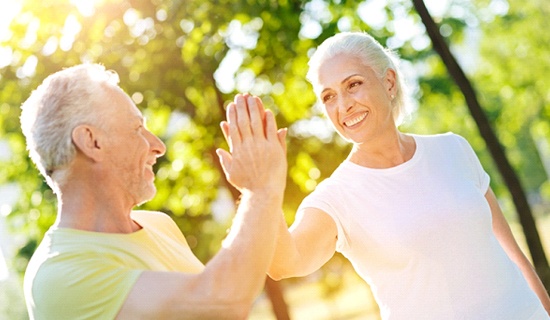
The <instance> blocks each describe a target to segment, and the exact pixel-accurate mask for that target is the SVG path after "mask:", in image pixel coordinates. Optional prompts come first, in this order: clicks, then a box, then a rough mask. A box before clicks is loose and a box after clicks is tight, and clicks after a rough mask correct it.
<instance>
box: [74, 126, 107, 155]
mask: <svg viewBox="0 0 550 320" xmlns="http://www.w3.org/2000/svg"><path fill="white" fill-rule="evenodd" d="M101 137H102V136H101V135H100V132H99V131H98V128H96V127H93V126H89V125H79V126H77V127H76V128H74V130H73V133H72V139H73V143H74V145H75V146H76V148H77V149H78V150H79V151H80V152H82V153H83V154H84V155H86V156H87V157H88V158H90V159H92V160H95V161H97V162H99V161H101V160H102V158H103V152H102V151H103V150H102V147H103V141H102V139H101Z"/></svg>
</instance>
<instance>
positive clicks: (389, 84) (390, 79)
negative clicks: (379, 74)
mask: <svg viewBox="0 0 550 320" xmlns="http://www.w3.org/2000/svg"><path fill="white" fill-rule="evenodd" d="M384 85H385V86H386V90H387V93H388V95H389V96H390V97H391V96H395V95H397V74H396V73H395V70H393V69H388V70H387V71H386V76H385V77H384Z"/></svg>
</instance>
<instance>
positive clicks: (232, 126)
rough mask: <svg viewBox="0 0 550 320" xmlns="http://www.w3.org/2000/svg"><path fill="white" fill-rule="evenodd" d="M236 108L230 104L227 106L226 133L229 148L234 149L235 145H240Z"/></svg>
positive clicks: (233, 104)
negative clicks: (229, 143) (229, 142)
mask: <svg viewBox="0 0 550 320" xmlns="http://www.w3.org/2000/svg"><path fill="white" fill-rule="evenodd" d="M236 108H237V107H236V105H235V103H230V104H229V105H228V106H227V121H228V123H229V125H228V133H229V141H231V147H234V146H235V145H239V144H240V143H241V135H240V132H239V126H238V123H237V110H236ZM231 150H233V149H231Z"/></svg>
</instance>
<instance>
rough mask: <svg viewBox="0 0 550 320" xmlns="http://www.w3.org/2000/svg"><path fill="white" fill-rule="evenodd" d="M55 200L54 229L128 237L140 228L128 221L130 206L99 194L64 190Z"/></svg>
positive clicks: (79, 190)
mask: <svg viewBox="0 0 550 320" xmlns="http://www.w3.org/2000/svg"><path fill="white" fill-rule="evenodd" d="M64 189H65V190H62V191H61V193H60V195H59V196H58V201H59V207H58V213H57V219H56V222H55V226H57V227H59V228H71V229H79V230H86V231H94V232H106V233H132V232H135V231H138V230H140V229H141V226H140V225H139V224H137V223H136V222H135V221H134V220H132V217H131V212H132V206H131V205H130V204H126V203H125V201H122V200H121V199H112V198H109V197H104V196H102V194H101V193H100V192H99V193H98V192H94V191H91V190H86V191H83V190H81V189H79V188H75V187H71V188H64Z"/></svg>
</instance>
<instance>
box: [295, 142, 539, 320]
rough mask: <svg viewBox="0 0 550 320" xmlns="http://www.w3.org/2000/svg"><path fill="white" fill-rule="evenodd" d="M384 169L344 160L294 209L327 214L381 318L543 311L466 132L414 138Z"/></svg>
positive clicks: (512, 316)
mask: <svg viewBox="0 0 550 320" xmlns="http://www.w3.org/2000/svg"><path fill="white" fill-rule="evenodd" d="M411 136H412V137H413V138H414V139H415V141H416V152H415V154H414V156H413V158H412V159H411V160H409V161H407V162H405V163H403V164H401V165H399V166H396V167H393V168H388V169H371V168H366V167H362V166H359V165H357V164H354V163H352V162H350V161H344V162H343V163H342V164H341V165H340V166H339V167H338V168H337V169H336V170H335V171H334V173H333V174H332V176H331V177H330V178H328V179H326V180H324V181H323V182H322V183H320V184H319V185H318V187H317V188H316V190H315V191H314V192H313V193H311V194H310V195H309V196H307V197H306V198H305V199H304V201H303V202H302V204H301V206H300V208H299V209H298V215H302V214H303V210H301V209H303V208H307V207H314V208H318V209H320V210H323V211H324V212H326V213H327V214H329V215H330V216H331V217H332V218H333V219H334V221H335V222H336V225H337V228H338V240H337V248H336V249H337V251H339V252H341V253H342V254H343V255H344V256H345V257H346V258H348V259H349V260H350V261H351V263H352V264H353V266H354V268H355V270H356V271H357V273H358V274H359V275H360V276H361V277H362V278H363V279H365V281H367V282H368V283H369V285H370V286H371V289H372V290H373V294H374V295H375V298H376V300H377V302H378V304H379V306H380V310H381V314H382V318H383V319H407V320H409V319H438V320H440V319H445V320H449V319H479V320H491V319H494V320H505V319H509V320H518V319H548V316H547V315H546V312H545V311H544V309H543V307H542V304H541V303H540V300H539V299H538V297H537V296H536V295H535V293H534V292H533V291H532V290H531V289H530V288H529V286H528V284H527V282H526V280H525V279H524V277H523V275H522V273H521V271H520V270H519V268H518V267H517V266H516V265H515V263H513V262H512V261H511V260H510V259H509V257H508V256H507V254H506V253H505V252H504V250H503V248H502V247H501V246H500V244H499V242H498V240H497V239H496V237H495V235H494V233H493V232H492V222H491V210H490V208H489V205H488V203H487V201H486V199H485V193H486V192H487V190H488V187H489V176H488V175H487V173H486V172H485V171H484V170H483V168H482V167H481V164H480V162H479V160H478V158H477V156H476V155H475V153H474V151H473V150H472V148H471V147H470V145H469V144H468V142H467V141H466V140H464V139H463V138H462V137H460V136H457V135H455V134H452V133H447V134H442V135H434V136H419V135H411Z"/></svg>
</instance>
